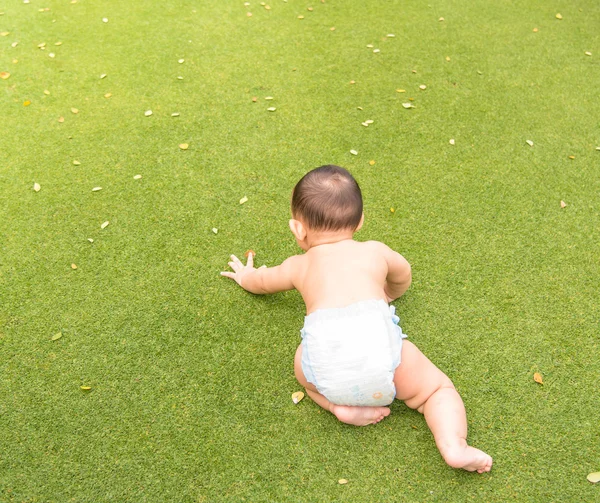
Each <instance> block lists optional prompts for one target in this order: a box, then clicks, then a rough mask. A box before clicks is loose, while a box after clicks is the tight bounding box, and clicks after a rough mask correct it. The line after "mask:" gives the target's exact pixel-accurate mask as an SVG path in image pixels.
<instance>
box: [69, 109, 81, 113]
mask: <svg viewBox="0 0 600 503" xmlns="http://www.w3.org/2000/svg"><path fill="white" fill-rule="evenodd" d="M71 112H73V113H74V114H78V113H79V110H77V109H76V108H71Z"/></svg>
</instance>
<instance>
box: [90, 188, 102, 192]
mask: <svg viewBox="0 0 600 503" xmlns="http://www.w3.org/2000/svg"><path fill="white" fill-rule="evenodd" d="M99 190H102V187H94V188H93V189H92V192H98V191H99Z"/></svg>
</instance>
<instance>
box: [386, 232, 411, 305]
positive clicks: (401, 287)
mask: <svg viewBox="0 0 600 503" xmlns="http://www.w3.org/2000/svg"><path fill="white" fill-rule="evenodd" d="M382 250H383V255H384V257H385V261H386V262H387V265H388V274H387V278H386V281H385V286H384V291H385V294H386V295H387V298H388V302H391V301H393V300H395V299H397V298H398V297H400V296H401V295H402V294H403V293H404V292H406V290H408V287H409V286H410V283H411V281H412V274H411V269H410V264H409V263H408V261H407V260H406V259H405V258H404V257H403V256H402V255H400V254H399V253H398V252H395V251H394V250H392V249H391V248H390V247H388V246H386V245H384V244H382Z"/></svg>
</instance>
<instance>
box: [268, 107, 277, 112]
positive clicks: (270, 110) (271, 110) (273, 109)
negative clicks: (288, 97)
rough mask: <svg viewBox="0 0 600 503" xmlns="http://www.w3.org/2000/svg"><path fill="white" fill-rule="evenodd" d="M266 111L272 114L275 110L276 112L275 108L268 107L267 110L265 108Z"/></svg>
mask: <svg viewBox="0 0 600 503" xmlns="http://www.w3.org/2000/svg"><path fill="white" fill-rule="evenodd" d="M267 110H268V111H269V112H274V111H275V110H277V109H276V108H275V107H269V108H267Z"/></svg>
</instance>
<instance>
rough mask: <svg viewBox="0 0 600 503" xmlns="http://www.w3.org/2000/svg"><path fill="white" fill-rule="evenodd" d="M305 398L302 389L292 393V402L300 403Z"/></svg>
mask: <svg viewBox="0 0 600 503" xmlns="http://www.w3.org/2000/svg"><path fill="white" fill-rule="evenodd" d="M303 398H304V393H302V391H296V393H292V402H294V403H298V402H299V401H300V400H302V399H303Z"/></svg>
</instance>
